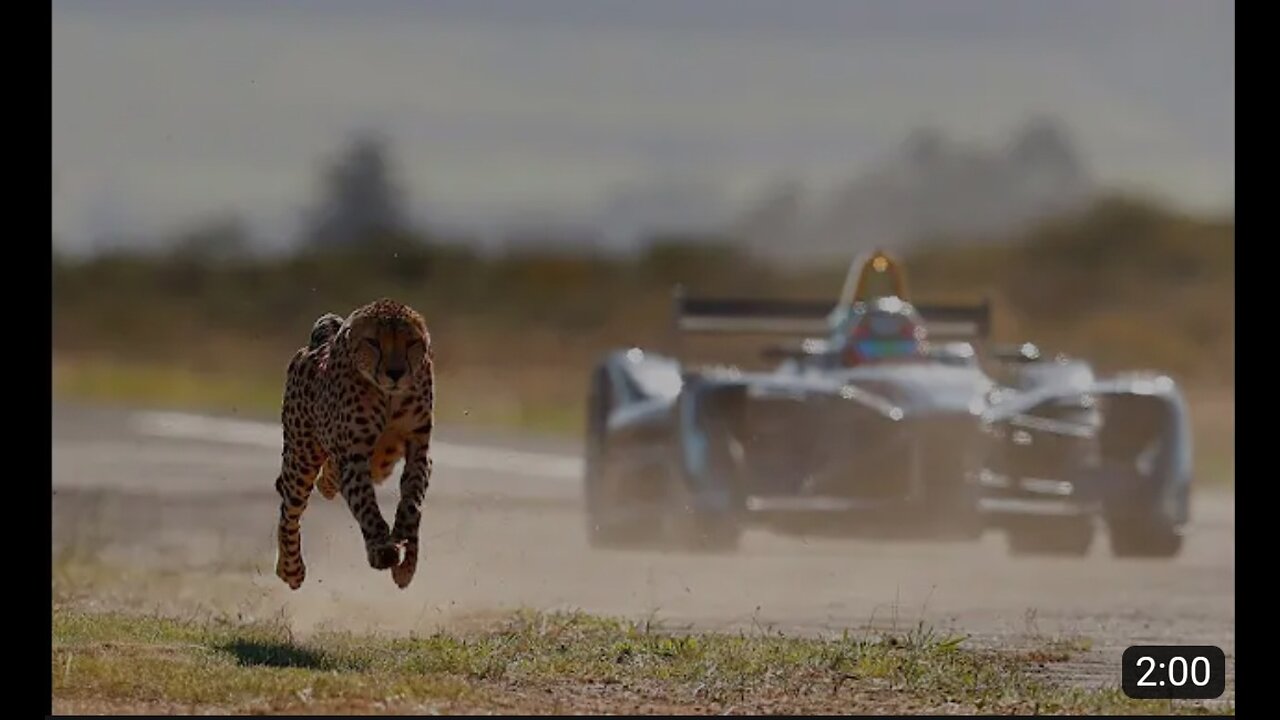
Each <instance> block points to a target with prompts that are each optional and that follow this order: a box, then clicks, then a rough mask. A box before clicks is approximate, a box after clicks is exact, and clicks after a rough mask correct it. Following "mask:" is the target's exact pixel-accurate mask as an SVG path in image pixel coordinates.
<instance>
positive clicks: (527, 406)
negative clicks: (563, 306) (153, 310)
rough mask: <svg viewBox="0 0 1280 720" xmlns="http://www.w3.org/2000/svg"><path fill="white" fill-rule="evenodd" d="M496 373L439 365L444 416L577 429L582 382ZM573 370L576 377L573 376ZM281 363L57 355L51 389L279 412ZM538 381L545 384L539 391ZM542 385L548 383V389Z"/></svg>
mask: <svg viewBox="0 0 1280 720" xmlns="http://www.w3.org/2000/svg"><path fill="white" fill-rule="evenodd" d="M495 376H498V377H500V376H501V375H500V374H498V373H488V372H483V371H470V372H467V371H464V372H459V373H440V374H439V378H440V379H439V382H440V384H441V386H442V387H444V388H447V392H442V393H441V394H440V397H439V399H438V401H437V409H436V412H437V415H438V416H439V418H440V420H441V421H442V422H445V423H448V424H451V425H466V426H470V427H481V428H501V429H514V430H521V431H526V432H532V433H538V434H547V435H561V436H570V437H577V436H578V435H579V434H580V433H581V427H582V416H583V411H582V402H580V401H576V397H574V396H575V395H576V394H578V393H579V392H580V389H579V388H578V387H577V385H579V384H581V385H584V386H585V380H584V381H583V382H582V383H577V382H574V383H572V384H571V383H569V382H563V381H562V382H560V383H558V384H557V385H555V386H553V385H551V383H549V382H546V381H543V382H540V383H535V384H533V387H532V388H530V387H529V384H528V383H524V384H523V385H522V390H524V392H520V393H518V394H517V393H514V392H513V391H510V390H507V389H504V388H499V387H495V380H494V378H495ZM577 379H578V378H576V377H575V378H573V380H577ZM283 388H284V374H283V371H281V372H278V373H275V374H272V373H268V372H265V371H262V370H259V369H248V370H245V371H240V372H235V373H232V372H228V371H219V370H199V369H194V368H190V367H185V366H182V365H177V364H163V363H137V362H126V361H120V360H114V359H105V358H82V357H58V358H56V359H55V361H54V364H53V393H54V395H55V397H59V398H63V399H69V400H83V401H90V402H102V403H111V404H122V405H131V406H135V407H137V406H143V407H148V408H154V409H166V410H192V411H202V412H214V413H229V414H236V415H242V416H246V417H256V418H261V419H267V420H270V419H274V418H278V417H279V414H280V399H281V394H282V392H283ZM540 389H545V390H543V391H540ZM546 390H549V392H548V391H546Z"/></svg>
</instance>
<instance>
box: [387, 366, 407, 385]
mask: <svg viewBox="0 0 1280 720" xmlns="http://www.w3.org/2000/svg"><path fill="white" fill-rule="evenodd" d="M387 377H389V378H391V382H399V381H400V378H402V377H404V368H387Z"/></svg>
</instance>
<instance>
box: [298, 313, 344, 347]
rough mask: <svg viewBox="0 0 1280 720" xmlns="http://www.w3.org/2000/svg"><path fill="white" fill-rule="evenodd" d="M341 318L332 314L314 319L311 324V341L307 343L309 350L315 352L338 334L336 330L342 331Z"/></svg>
mask: <svg viewBox="0 0 1280 720" xmlns="http://www.w3.org/2000/svg"><path fill="white" fill-rule="evenodd" d="M342 323H343V320H342V318H340V317H338V316H337V315H335V314H333V313H325V314H324V315H321V316H320V317H318V318H316V321H315V322H314V323H312V324H311V340H310V341H309V342H308V343H307V344H308V347H309V349H311V350H315V349H316V348H318V347H320V346H321V345H323V344H325V343H327V342H329V341H330V340H332V339H333V336H334V335H337V334H338V330H340V329H342Z"/></svg>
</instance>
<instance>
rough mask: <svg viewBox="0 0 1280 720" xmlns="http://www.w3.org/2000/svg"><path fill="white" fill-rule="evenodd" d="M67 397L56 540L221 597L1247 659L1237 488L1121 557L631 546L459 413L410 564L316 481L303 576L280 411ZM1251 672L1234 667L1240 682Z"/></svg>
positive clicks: (572, 483)
mask: <svg viewBox="0 0 1280 720" xmlns="http://www.w3.org/2000/svg"><path fill="white" fill-rule="evenodd" d="M53 412H54V425H53V462H54V476H53V488H54V496H53V523H54V537H53V540H54V546H55V549H59V548H72V547H75V548H81V549H82V550H81V552H83V548H91V549H92V550H93V552H94V555H95V556H96V557H98V558H100V559H103V560H105V561H110V562H112V563H124V564H131V565H139V566H157V565H159V566H162V567H164V568H166V569H175V570H180V571H187V572H189V573H190V574H191V575H192V576H195V575H198V574H201V573H204V574H207V575H210V576H214V575H213V574H214V573H216V577H219V578H227V577H239V576H243V579H245V580H246V581H247V586H248V587H250V588H252V592H251V593H250V594H249V595H247V596H246V595H244V594H238V595H236V596H235V597H232V598H219V599H217V600H216V602H219V603H222V604H225V605H227V606H228V609H233V610H237V609H244V610H246V611H252V612H254V613H255V614H256V613H273V614H274V613H276V612H283V613H284V614H286V615H287V616H288V617H289V618H290V620H291V621H292V623H293V625H294V627H295V630H296V631H298V632H303V633H305V632H306V631H308V630H309V629H311V628H314V627H317V626H320V625H324V626H338V627H346V628H351V629H369V628H373V629H381V630H386V631H394V632H408V631H415V630H416V631H425V630H430V629H432V628H434V627H438V626H440V625H441V624H445V623H449V622H456V621H461V620H463V619H465V618H466V617H469V616H474V615H484V614H487V613H490V612H493V611H500V610H503V609H509V608H514V607H520V606H525V607H534V608H538V609H552V608H576V609H582V610H586V611H591V612H598V613H607V614H623V615H627V616H632V617H641V616H647V615H650V614H652V615H655V616H656V617H657V618H659V619H661V620H663V621H665V622H668V623H675V624H679V623H691V624H694V625H697V626H700V627H705V628H752V627H772V628H775V629H778V630H784V631H790V632H812V633H818V632H839V631H843V630H846V629H847V630H850V631H854V632H862V631H866V630H868V629H889V628H893V627H895V626H896V628H898V629H900V630H906V629H909V628H912V627H914V626H915V625H916V624H917V623H918V622H920V621H923V622H924V623H926V624H927V625H931V626H932V627H934V628H935V629H938V630H947V631H954V632H959V633H964V634H968V635H970V636H971V640H970V642H971V643H972V644H976V645H989V646H999V647H1022V646H1034V645H1038V644H1042V643H1043V642H1044V641H1045V638H1046V637H1048V638H1064V637H1066V638H1073V639H1076V640H1086V641H1087V642H1088V646H1089V647H1091V649H1090V650H1089V651H1087V652H1079V653H1075V654H1074V655H1073V657H1072V660H1071V661H1070V662H1067V663H1059V664H1052V665H1050V666H1049V667H1048V668H1047V671H1049V672H1053V673H1055V674H1058V675H1060V676H1062V677H1063V678H1065V679H1069V680H1071V681H1073V682H1080V683H1090V684H1092V683H1108V684H1118V682H1119V669H1118V663H1119V657H1120V653H1121V652H1122V651H1123V649H1124V648H1125V647H1126V646H1128V645H1131V644H1136V643H1178V644H1181V643H1187V644H1214V645H1218V646H1220V647H1222V648H1223V649H1224V650H1225V651H1226V652H1227V655H1228V658H1229V660H1228V664H1229V667H1230V668H1231V674H1232V675H1234V660H1233V657H1234V648H1235V640H1234V635H1235V631H1234V628H1235V615H1234V604H1235V602H1234V601H1235V596H1234V592H1235V591H1234V585H1235V540H1234V526H1235V512H1234V498H1233V496H1232V495H1231V494H1230V493H1229V492H1225V493H1224V492H1222V491H1202V492H1198V493H1197V494H1196V495H1195V496H1194V497H1193V505H1192V515H1193V519H1194V523H1193V527H1192V528H1191V531H1190V537H1189V541H1188V544H1187V547H1186V550H1185V552H1184V553H1183V555H1182V556H1181V557H1179V558H1178V559H1177V560H1175V561H1172V562H1158V561H1119V560H1116V559H1114V558H1112V557H1110V556H1109V554H1108V553H1107V550H1106V543H1105V537H1104V536H1101V535H1100V536H1099V538H1098V540H1099V542H1098V543H1097V544H1096V545H1095V548H1094V551H1093V553H1092V555H1091V556H1090V557H1089V558H1087V559H1083V560H1080V559H1055V560H1037V559H1022V558H1011V557H1009V556H1008V555H1007V554H1006V552H1005V548H1004V543H1003V538H1001V537H999V536H997V535H991V534H989V535H988V536H987V537H985V538H984V539H983V540H982V541H981V542H980V543H977V544H972V545H942V544H932V543H874V542H866V541H836V540H807V541H806V540H798V539H786V538H779V537H775V536H773V535H770V534H767V533H763V532H760V533H752V534H750V535H748V537H747V538H746V541H745V544H744V548H743V551H742V552H741V553H740V554H739V555H736V556H732V557H710V558H708V557H690V556H674V555H661V554H656V553H616V552H603V551H593V550H590V549H589V548H587V546H586V542H585V537H584V532H583V516H582V512H581V507H580V503H579V489H578V484H577V481H576V479H575V478H574V477H572V473H571V470H572V467H573V460H572V456H573V453H574V452H575V448H573V447H572V446H567V445H557V444H554V443H535V442H532V441H528V440H520V439H513V438H491V437H485V438H481V437H475V436H472V437H467V436H459V435H457V434H450V433H448V432H446V433H444V434H443V435H442V438H441V440H442V441H444V449H443V451H442V453H441V455H440V456H438V459H437V466H436V472H435V476H434V477H433V481H432V487H431V490H430V491H429V493H428V510H427V514H426V518H425V520H424V538H425V543H426V549H425V552H426V557H425V560H424V562H423V564H422V566H421V567H420V569H419V572H418V577H417V579H416V580H415V582H414V584H413V585H412V586H410V588H409V589H408V590H405V591H400V590H398V589H397V588H396V587H395V586H394V584H393V583H392V581H391V578H390V576H389V574H388V573H385V572H384V573H378V572H375V571H373V570H370V569H369V568H368V567H367V565H365V562H364V556H363V551H362V548H361V544H360V538H359V532H358V531H357V529H356V527H355V524H354V522H353V521H352V520H351V519H350V516H349V513H348V511H347V509H346V508H345V506H343V505H342V504H341V503H340V502H336V501H326V500H324V499H323V498H321V497H320V496H319V495H318V494H317V495H316V496H315V497H314V498H313V499H312V504H311V508H310V509H309V511H308V513H307V515H306V517H305V519H304V521H303V548H304V554H305V557H306V559H307V563H308V578H307V581H306V584H305V585H304V586H303V587H302V589H301V590H299V591H297V592H290V591H289V590H288V589H287V588H286V587H285V586H284V585H283V583H281V582H280V581H279V580H278V579H276V577H275V576H274V574H273V573H272V567H273V562H274V541H273V532H274V523H275V518H276V513H277V504H276V503H277V499H276V497H275V495H274V492H273V491H272V482H273V481H274V479H275V474H276V472H277V470H278V465H277V463H278V460H277V459H278V457H279V450H278V449H273V448H272V447H271V444H272V441H273V436H272V434H271V432H270V430H271V429H270V428H269V427H257V428H256V429H255V427H254V426H249V425H245V426H243V427H240V428H239V430H235V431H228V432H222V431H221V430H220V431H219V432H220V433H221V434H220V435H219V434H217V433H215V436H217V439H216V440H213V441H208V440H194V439H187V438H183V437H181V436H182V435H183V434H184V433H186V432H188V431H192V434H195V433H196V432H198V426H196V427H197V430H195V431H193V430H192V428H187V429H186V430H183V429H182V428H178V429H177V430H174V432H172V433H168V434H169V435H170V436H169V437H164V436H163V435H165V434H166V431H165V428H164V427H158V425H163V423H159V422H158V421H155V419H154V418H153V419H152V420H153V421H152V422H151V425H150V427H151V430H148V429H147V427H148V426H147V425H145V424H140V423H139V418H140V417H141V416H139V415H138V414H133V413H126V412H120V411H113V410H100V409H90V408H83V407H74V406H61V405H56V404H55V406H54V408H53ZM170 429H171V430H172V429H173V428H170ZM224 430H225V428H224ZM233 430H234V429H233ZM481 441H483V442H481ZM486 445H487V446H488V447H489V448H492V449H493V452H489V451H487V450H486V447H485V446H486ZM513 449H514V450H516V451H519V452H520V453H531V454H518V453H513V452H511V451H512V450H513ZM554 458H560V460H559V461H553V460H554ZM557 463H558V464H557ZM393 484H394V483H392V484H389V485H388V486H385V487H384V488H383V489H382V490H381V491H380V494H381V498H382V500H383V507H384V512H389V511H390V509H391V508H392V507H393V506H394V501H395V500H394V488H393V487H391V485H393ZM165 592H172V593H173V594H174V595H175V597H157V598H156V599H157V601H158V602H164V601H169V600H177V599H178V598H177V597H176V595H180V594H186V595H187V596H188V597H187V599H190V597H189V596H190V595H191V594H192V593H193V592H196V591H194V590H193V589H192V587H186V588H183V587H174V588H173V589H172V590H171V591H165ZM205 600H207V601H208V602H214V600H212V599H209V598H205ZM1234 685H1235V683H1234V678H1233V677H1232V678H1231V679H1230V680H1229V682H1228V696H1233V695H1234Z"/></svg>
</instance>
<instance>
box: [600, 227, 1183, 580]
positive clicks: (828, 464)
mask: <svg viewBox="0 0 1280 720" xmlns="http://www.w3.org/2000/svg"><path fill="white" fill-rule="evenodd" d="M674 315H675V322H674V330H675V331H676V332H675V336H676V337H677V338H679V337H681V336H683V335H685V334H689V333H734V334H771V335H785V336H791V337H792V338H800V342H799V343H796V344H793V345H774V346H771V347H767V348H766V349H765V356H766V357H767V358H771V359H774V360H777V361H778V364H777V365H776V366H775V367H773V368H771V369H768V370H763V371H750V370H743V369H741V368H740V367H737V366H734V365H709V366H699V367H689V366H686V365H685V364H684V363H682V362H681V361H680V360H679V359H678V357H677V356H678V354H679V353H678V346H677V351H676V352H673V353H670V354H663V353H658V352H654V351H651V350H644V349H641V348H626V349H620V350H617V351H614V352H612V353H609V354H608V355H607V356H606V357H605V358H603V359H602V360H601V361H600V362H599V363H598V364H597V366H596V367H595V369H594V371H593V374H592V378H591V386H590V392H589V399H588V408H587V437H586V462H585V477H584V486H583V487H584V495H585V498H584V499H585V505H586V510H587V533H588V539H589V541H590V543H591V544H592V545H593V546H596V547H613V548H628V547H678V548H683V549H688V550H719V551H728V550H732V549H734V548H736V547H737V545H738V542H739V539H740V537H741V535H742V533H743V531H744V530H745V528H747V527H749V526H753V525H755V526H765V527H769V528H771V529H773V530H775V531H778V532H784V533H793V534H809V535H812V534H823V533H834V534H838V535H843V536H859V535H861V536H880V537H886V536H899V537H902V536H908V537H912V536H913V537H935V538H949V539H956V540H973V539H976V538H978V537H979V536H980V535H981V534H982V532H983V531H984V530H985V529H986V528H988V527H994V528H997V529H1001V530H1004V531H1005V532H1006V533H1008V535H1009V544H1010V548H1011V550H1013V551H1014V552H1019V553H1022V552H1032V553H1036V552H1046V553H1058V554H1062V553H1068V554H1069V553H1077V554H1079V553H1083V552H1087V551H1088V548H1089V546H1090V543H1091V541H1092V539H1093V535H1094V530H1095V525H1096V523H1095V520H1096V519H1098V518H1100V517H1103V518H1105V519H1106V520H1107V524H1108V527H1109V528H1110V530H1111V534H1112V545H1113V549H1115V550H1116V551H1117V553H1118V554H1126V553H1127V554H1154V555H1160V554H1174V553H1176V552H1177V548H1176V547H1173V546H1174V545H1177V544H1178V541H1174V540H1170V538H1171V537H1177V538H1180V531H1181V527H1182V526H1183V525H1184V524H1185V521H1186V508H1185V497H1184V496H1183V494H1182V493H1183V490H1185V485H1186V483H1187V482H1188V481H1189V478H1188V477H1184V476H1186V475H1188V471H1187V470H1186V467H1187V465H1186V464H1185V463H1184V464H1182V465H1179V464H1178V463H1180V462H1182V461H1184V460H1185V459H1186V457H1185V456H1186V455H1187V454H1188V453H1189V440H1188V439H1187V438H1186V437H1185V407H1184V406H1183V405H1182V404H1181V402H1180V399H1179V398H1178V396H1177V390H1176V387H1174V386H1173V385H1172V381H1170V380H1168V378H1158V379H1157V380H1151V381H1150V382H1149V388H1150V392H1147V391H1146V389H1147V388H1148V386H1139V385H1134V384H1133V383H1134V382H1137V381H1136V380H1134V381H1130V382H1129V384H1125V381H1121V380H1114V381H1111V384H1110V385H1106V384H1099V383H1098V382H1097V381H1096V380H1095V379H1094V378H1093V376H1092V370H1091V369H1090V368H1089V367H1088V364H1087V363H1081V362H1079V361H1072V360H1070V359H1065V358H1054V359H1052V360H1049V361H1045V360H1043V359H1042V358H1040V357H1039V356H1038V351H1035V349H1034V346H1030V345H1024V346H1020V347H1019V348H1018V349H1017V350H1016V351H1013V352H1010V351H1007V350H1000V349H996V350H995V351H994V352H992V353H989V354H990V355H991V358H990V359H992V360H993V361H994V363H995V366H996V367H997V368H999V369H1000V370H1001V372H998V373H989V372H988V371H986V370H984V367H983V362H982V360H983V357H982V356H983V355H984V352H983V348H984V346H985V345H986V341H987V339H988V336H989V333H990V306H989V304H988V303H987V302H985V301H984V302H982V303H979V304H974V305H970V306H963V305H927V304H920V305H917V304H914V303H912V302H910V301H909V300H908V299H907V290H906V282H905V277H904V273H903V272H902V269H901V267H900V265H899V264H898V263H897V262H896V261H895V260H894V259H893V258H891V257H889V256H888V255H887V254H885V253H883V252H880V251H877V252H875V253H872V254H871V255H870V256H869V257H867V258H865V259H863V260H860V261H855V263H854V264H853V265H852V266H851V267H850V271H849V274H848V278H847V281H846V283H845V286H844V288H843V290H842V291H841V295H840V298H839V299H838V301H837V302H836V303H835V304H834V306H832V305H830V304H825V303H812V302H790V301H761V300H724V299H698V298H689V297H685V296H684V295H683V293H681V292H679V291H678V292H677V294H676V298H675V313H674ZM1032 351H1035V352H1032ZM993 375H994V377H993ZM997 377H999V378H1001V380H1003V382H1002V381H998V380H997ZM1140 388H1141V389H1142V392H1138V390H1139V389H1140ZM1157 388H1158V389H1157ZM1138 396H1141V397H1144V398H1158V399H1160V400H1161V401H1162V402H1163V403H1164V404H1163V405H1161V407H1162V408H1163V409H1164V410H1165V411H1166V412H1165V414H1164V415H1161V414H1160V413H1158V412H1155V411H1154V410H1153V411H1152V412H1150V413H1148V416H1147V417H1146V418H1145V420H1144V422H1146V423H1148V425H1150V426H1151V427H1153V428H1154V427H1157V426H1159V427H1162V428H1166V429H1167V428H1182V430H1176V429H1175V430H1174V431H1173V434H1172V435H1169V433H1168V432H1166V433H1165V435H1169V437H1170V438H1172V440H1169V441H1167V442H1172V444H1171V445H1166V446H1164V447H1165V448H1166V449H1165V451H1164V452H1165V455H1166V456H1167V455H1169V453H1170V452H1172V453H1173V455H1172V456H1171V457H1173V458H1174V459H1175V460H1176V461H1177V462H1174V463H1173V464H1172V465H1170V462H1169V459H1168V458H1167V457H1166V458H1165V460H1164V465H1162V466H1161V467H1162V468H1165V469H1163V470H1161V471H1159V472H1155V471H1153V473H1154V474H1151V473H1149V474H1148V475H1147V476H1143V477H1148V478H1150V477H1156V478H1158V479H1157V480H1141V479H1139V478H1138V476H1137V475H1136V474H1135V473H1134V472H1130V469H1131V468H1129V466H1130V465H1133V462H1129V463H1128V464H1127V465H1126V462H1128V461H1134V462H1136V457H1137V455H1133V457H1128V456H1124V453H1125V452H1129V451H1130V450H1131V449H1132V448H1130V447H1129V446H1128V445H1123V444H1115V443H1112V444H1111V445H1108V443H1109V442H1111V441H1110V440H1108V439H1107V438H1109V437H1110V436H1109V435H1107V433H1106V432H1103V428H1104V426H1105V425H1106V423H1105V422H1104V419H1105V418H1106V417H1107V416H1106V414H1105V413H1106V412H1109V411H1111V409H1112V408H1128V407H1130V400H1131V399H1132V398H1135V397H1138ZM1082 398H1090V400H1089V401H1090V402H1094V403H1098V402H1099V398H1101V399H1102V402H1103V403H1104V404H1105V405H1106V409H1103V408H1099V407H1097V406H1096V405H1095V406H1094V407H1093V410H1095V411H1096V412H1095V414H1094V415H1090V416H1082V417H1080V418H1075V419H1066V420H1063V419H1062V418H1057V420H1055V419H1054V418H1055V417H1056V415H1055V413H1058V412H1059V407H1060V406H1063V405H1064V404H1065V405H1067V406H1070V405H1071V404H1072V403H1077V404H1078V403H1083V402H1085V400H1083V399H1082ZM1155 407H1156V406H1155V405H1150V406H1149V409H1151V408H1155ZM1115 412H1121V413H1127V412H1128V410H1115ZM1045 416H1048V417H1047V419H1046V417H1045ZM1129 417H1130V416H1129V415H1125V418H1126V419H1127V418H1129ZM1133 417H1137V416H1136V415H1134V416H1133ZM1161 423H1163V424H1161ZM1144 427H1145V426H1144ZM1153 432H1154V431H1153ZM1157 434H1158V433H1157ZM1028 437H1031V438H1032V441H1033V444H1034V445H1035V449H1034V450H1028V449H1027V443H1026V440H1027V438H1028ZM1162 437H1163V436H1162ZM1118 442H1119V441H1116V443H1118ZM1157 454H1158V453H1157ZM1027 457H1033V458H1035V460H1034V462H1038V463H1040V464H1039V465H1035V466H1034V467H1033V469H1034V472H1033V473H1029V472H1028V470H1027V467H1024V464H1021V463H1024V462H1026V458H1027ZM1161 457H1165V456H1161ZM1168 468H1173V469H1172V470H1170V469H1168ZM1126 473H1127V474H1126ZM1171 473H1172V475H1171ZM1179 473H1181V475H1179ZM1174 475H1178V479H1170V478H1172V477H1173V476H1174ZM1144 483H1145V484H1144ZM1140 486H1141V487H1142V488H1145V489H1141V490H1140V489H1139V487H1140ZM1148 486H1149V487H1148ZM1047 488H1048V490H1046V489H1047ZM1099 488H1124V491H1123V492H1120V491H1119V490H1116V491H1115V492H1110V491H1107V492H1104V491H1103V490H1101V489H1099ZM1170 488H1172V489H1170ZM1178 488H1183V490H1180V489H1178ZM1086 528H1087V532H1086ZM1116 528H1122V530H1121V531H1117V529H1116ZM1126 533H1127V534H1126ZM1156 536H1159V539H1156V540H1153V539H1152V538H1153V537H1156ZM1086 537H1087V540H1088V542H1086V541H1085V538H1086ZM1117 539H1119V541H1118V542H1119V544H1117ZM1126 543H1127V544H1126ZM1122 547H1123V549H1124V550H1125V551H1126V553H1121V552H1120V550H1121V548H1122ZM1170 548H1172V549H1171V551H1170Z"/></svg>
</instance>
